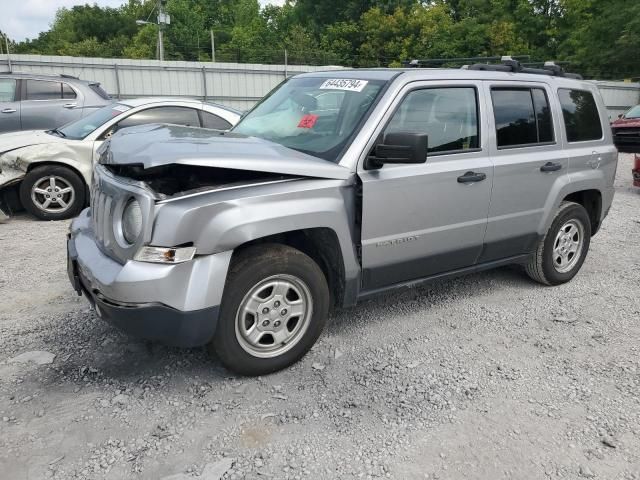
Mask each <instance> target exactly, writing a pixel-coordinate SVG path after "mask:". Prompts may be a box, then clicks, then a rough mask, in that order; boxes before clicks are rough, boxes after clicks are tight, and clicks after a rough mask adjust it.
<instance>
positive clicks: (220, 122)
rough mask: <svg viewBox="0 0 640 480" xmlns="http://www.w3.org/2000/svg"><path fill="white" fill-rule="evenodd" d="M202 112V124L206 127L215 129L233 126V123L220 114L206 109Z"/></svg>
mask: <svg viewBox="0 0 640 480" xmlns="http://www.w3.org/2000/svg"><path fill="white" fill-rule="evenodd" d="M200 113H201V114H202V126H203V127H204V128H213V129H214V130H229V129H230V128H231V124H230V123H229V122H227V121H226V120H225V119H224V118H222V117H219V116H218V115H214V114H213V113H209V112H205V111H204V110H202V111H201V112H200Z"/></svg>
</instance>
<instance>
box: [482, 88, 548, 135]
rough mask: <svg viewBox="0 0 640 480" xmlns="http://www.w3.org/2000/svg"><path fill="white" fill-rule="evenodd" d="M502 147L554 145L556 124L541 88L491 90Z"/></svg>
mask: <svg viewBox="0 0 640 480" xmlns="http://www.w3.org/2000/svg"><path fill="white" fill-rule="evenodd" d="M491 99H492V102H493V115H494V118H495V123H496V137H497V142H498V147H516V146H518V147H519V146H526V145H536V144H545V143H550V142H553V121H552V119H551V109H550V108H549V100H548V99H547V94H546V92H545V91H544V90H543V89H541V88H494V89H492V90H491Z"/></svg>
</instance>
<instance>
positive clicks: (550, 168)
mask: <svg viewBox="0 0 640 480" xmlns="http://www.w3.org/2000/svg"><path fill="white" fill-rule="evenodd" d="M561 168H562V165H561V164H559V163H553V162H547V163H545V164H544V165H543V166H541V167H540V171H541V172H557V171H558V170H560V169H561Z"/></svg>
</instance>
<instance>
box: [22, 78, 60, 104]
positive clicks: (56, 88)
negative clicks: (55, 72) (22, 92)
mask: <svg viewBox="0 0 640 480" xmlns="http://www.w3.org/2000/svg"><path fill="white" fill-rule="evenodd" d="M61 98H62V83H60V82H49V81H46V80H27V100H60V99H61Z"/></svg>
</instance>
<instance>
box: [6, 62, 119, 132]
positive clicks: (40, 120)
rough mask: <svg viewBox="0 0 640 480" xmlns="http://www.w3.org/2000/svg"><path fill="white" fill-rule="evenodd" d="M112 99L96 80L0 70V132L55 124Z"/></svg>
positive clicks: (78, 117)
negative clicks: (2, 71)
mask: <svg viewBox="0 0 640 480" xmlns="http://www.w3.org/2000/svg"><path fill="white" fill-rule="evenodd" d="M112 102H113V100H112V99H111V97H109V95H108V94H107V92H105V91H104V90H103V89H102V87H101V86H100V84H99V83H98V82H93V81H87V80H80V79H78V78H76V77H72V76H69V75H37V74H28V73H2V74H0V133H5V132H13V131H18V130H45V129H48V128H55V127H59V126H61V125H64V124H66V123H69V122H73V121H74V120H78V119H80V118H82V117H84V116H86V115H88V114H89V113H91V112H94V111H95V110H96V109H99V108H102V107H104V106H105V105H107V104H109V103H112Z"/></svg>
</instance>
